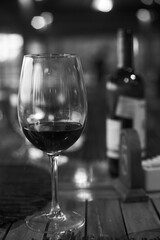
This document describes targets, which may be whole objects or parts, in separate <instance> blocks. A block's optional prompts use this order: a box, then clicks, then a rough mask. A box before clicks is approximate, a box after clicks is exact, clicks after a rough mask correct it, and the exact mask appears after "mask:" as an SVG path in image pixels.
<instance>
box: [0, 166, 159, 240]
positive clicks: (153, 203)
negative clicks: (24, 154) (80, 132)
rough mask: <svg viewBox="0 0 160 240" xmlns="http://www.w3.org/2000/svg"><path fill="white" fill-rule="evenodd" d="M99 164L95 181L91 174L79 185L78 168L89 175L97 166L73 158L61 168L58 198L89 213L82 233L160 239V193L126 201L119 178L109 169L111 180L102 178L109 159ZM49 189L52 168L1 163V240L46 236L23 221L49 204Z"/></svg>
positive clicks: (64, 204)
mask: <svg viewBox="0 0 160 240" xmlns="http://www.w3.org/2000/svg"><path fill="white" fill-rule="evenodd" d="M71 165H72V167H70V166H71ZM95 165H96V169H97V168H99V172H98V173H97V176H96V177H97V178H96V179H95V180H94V179H93V172H92V181H91V182H90V184H89V181H86V182H85V184H84V185H83V184H82V183H81V187H79V188H77V186H76V184H75V182H74V181H73V179H74V177H75V174H76V172H77V171H80V172H81V173H83V174H84V173H85V171H88V173H89V172H91V171H92V170H93V171H94V167H93V168H92V169H91V168H90V169H87V168H86V165H85V164H84V163H82V162H81V163H80V162H76V163H75V162H70V163H66V164H64V165H61V166H60V167H59V193H60V194H59V195H60V196H59V198H60V205H61V208H62V210H75V211H77V212H79V213H81V214H82V215H83V216H84V217H85V216H87V229H85V228H84V229H83V230H82V232H81V237H84V235H85V231H87V236H88V237H89V238H90V239H98V238H99V237H101V238H102V237H103V238H106V239H125V237H126V236H129V237H130V239H153V238H156V239H159V238H160V219H159V216H160V195H159V193H154V194H152V195H150V197H149V199H148V201H143V202H137V201H136V202H129V203H126V202H123V201H122V199H121V198H120V195H119V194H118V192H117V191H116V190H115V189H114V183H115V181H116V180H113V179H110V177H109V176H108V175H107V172H106V178H102V175H103V177H104V176H105V170H104V169H105V163H104V162H101V163H100V164H99V167H97V166H98V165H97V163H96V164H95ZM73 166H74V167H73ZM92 166H93V165H92ZM106 169H107V168H106ZM66 171H67V172H68V177H67V176H66V175H65V176H66V177H65V179H64V178H62V176H64V172H66ZM100 173H102V175H101V177H100V175H99V174H100ZM90 179H91V178H90ZM102 179H103V180H102ZM104 179H105V180H104ZM64 180H65V181H64ZM50 187H51V185H50V173H49V170H48V169H47V167H45V168H42V166H39V165H38V166H37V165H35V164H31V163H29V162H26V163H23V164H12V165H7V164H1V166H0V239H3V240H4V239H5V240H9V239H12V240H14V239H15V240H20V239H23V240H25V239H31V240H32V239H36V240H38V239H42V240H47V236H46V235H45V234H40V233H36V232H33V231H30V230H29V229H28V228H27V227H26V225H25V221H24V220H25V218H26V216H28V215H31V214H33V213H34V212H36V211H38V210H42V209H43V208H44V207H45V206H46V205H47V204H49V202H50V200H51V191H50ZM86 199H88V210H87V215H86V212H85V210H86V209H85V207H86V201H85V200H86ZM158 229H159V232H158ZM153 230H154V231H153ZM103 238H102V239H103ZM51 239H52V238H51Z"/></svg>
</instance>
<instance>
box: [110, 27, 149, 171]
mask: <svg viewBox="0 0 160 240" xmlns="http://www.w3.org/2000/svg"><path fill="white" fill-rule="evenodd" d="M133 58H134V54H133V34H132V31H131V30H128V29H127V30H125V29H121V30H119V31H118V36H117V60H118V61H117V62H118V64H117V70H116V72H115V73H114V74H112V75H111V76H110V77H109V78H108V79H107V81H106V103H107V115H106V155H107V159H108V162H109V172H110V174H111V175H112V176H117V175H118V169H119V166H118V165H119V164H118V163H119V162H118V159H119V143H120V133H121V130H122V129H124V128H134V129H135V130H136V131H137V132H138V134H139V138H140V143H141V151H142V157H144V156H145V152H146V100H145V91H144V82H143V80H142V78H141V77H140V76H139V75H137V74H136V73H135V71H134V65H133Z"/></svg>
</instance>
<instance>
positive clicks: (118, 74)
mask: <svg viewBox="0 0 160 240" xmlns="http://www.w3.org/2000/svg"><path fill="white" fill-rule="evenodd" d="M109 81H111V82H113V83H115V84H118V85H126V84H131V85H135V86H136V85H138V86H139V85H143V79H142V77H141V76H140V75H138V74H137V73H135V72H134V71H133V69H130V68H128V69H123V68H120V69H117V70H116V71H115V72H114V73H113V74H112V75H111V76H110V77H109Z"/></svg>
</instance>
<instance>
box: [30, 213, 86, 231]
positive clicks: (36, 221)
mask: <svg viewBox="0 0 160 240" xmlns="http://www.w3.org/2000/svg"><path fill="white" fill-rule="evenodd" d="M84 222H85V220H84V218H83V217H82V216H81V215H79V214H78V213H76V212H69V213H68V212H67V213H60V214H58V215H57V214H56V215H55V216H52V217H51V216H50V214H47V213H40V214H35V215H33V216H31V217H28V218H27V219H26V225H27V226H28V227H29V229H31V230H33V231H36V232H42V233H51V234H55V235H61V234H63V233H67V232H74V233H76V232H78V231H79V230H80V229H81V228H82V227H83V225H84Z"/></svg>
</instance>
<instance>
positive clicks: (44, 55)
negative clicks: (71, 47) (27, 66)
mask: <svg viewBox="0 0 160 240" xmlns="http://www.w3.org/2000/svg"><path fill="white" fill-rule="evenodd" d="M24 57H30V58H73V57H74V58H78V57H79V56H78V55H77V54H74V53H37V54H35V53H33V54H32V53H31V54H25V55H24Z"/></svg>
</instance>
